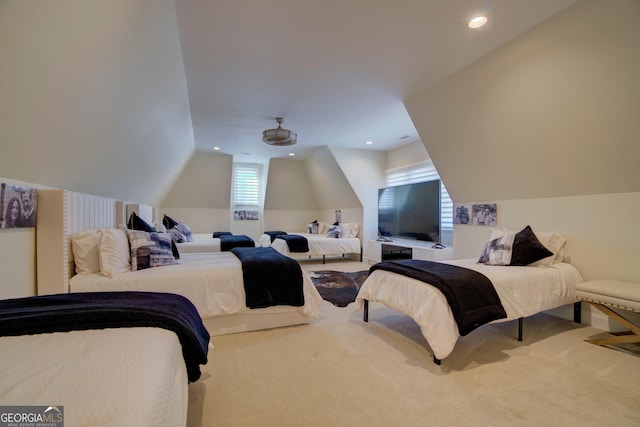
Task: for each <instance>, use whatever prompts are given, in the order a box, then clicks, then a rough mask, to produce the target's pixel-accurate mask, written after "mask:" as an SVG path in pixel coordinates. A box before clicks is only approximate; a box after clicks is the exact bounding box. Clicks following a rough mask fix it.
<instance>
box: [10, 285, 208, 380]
mask: <svg viewBox="0 0 640 427" xmlns="http://www.w3.org/2000/svg"><path fill="white" fill-rule="evenodd" d="M133 327H153V328H163V329H168V330H170V331H173V332H175V333H176V335H178V338H179V339H180V344H181V345H182V355H183V356H184V361H185V364H186V366H187V374H188V377H189V381H190V382H193V381H196V380H197V379H198V378H200V365H205V364H206V363H207V351H208V346H209V339H210V337H209V332H208V331H207V329H206V328H205V327H204V325H203V324H202V319H201V318H200V315H199V314H198V311H197V310H196V308H195V306H194V305H193V304H192V303H191V301H189V300H188V299H187V298H185V297H183V296H181V295H175V294H169V293H159V292H86V293H71V294H58V295H43V296H37V297H27V298H16V299H9V300H3V301H0V336H18V335H33V334H44V333H51V332H69V331H74V330H83V331H84V330H88V329H106V328H133Z"/></svg>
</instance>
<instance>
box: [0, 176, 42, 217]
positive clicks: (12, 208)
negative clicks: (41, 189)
mask: <svg viewBox="0 0 640 427" xmlns="http://www.w3.org/2000/svg"><path fill="white" fill-rule="evenodd" d="M37 193H38V190H36V189H35V188H30V187H18V186H16V185H12V184H6V183H2V184H1V186H0V228H20V227H35V226H36V211H37V210H36V208H37V206H36V205H37Z"/></svg>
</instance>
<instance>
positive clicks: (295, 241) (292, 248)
mask: <svg viewBox="0 0 640 427" xmlns="http://www.w3.org/2000/svg"><path fill="white" fill-rule="evenodd" d="M277 238H278V239H282V240H284V241H285V242H287V246H288V247H289V252H309V241H308V240H307V238H306V237H304V236H301V235H299V234H287V235H286V236H285V235H281V236H278V237H277Z"/></svg>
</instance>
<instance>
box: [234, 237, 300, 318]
mask: <svg viewBox="0 0 640 427" xmlns="http://www.w3.org/2000/svg"><path fill="white" fill-rule="evenodd" d="M231 252H232V253H233V254H234V255H235V256H237V257H238V259H240V261H241V262H242V276H243V278H244V289H245V293H246V303H247V307H249V308H265V307H271V306H274V305H291V306H294V307H301V306H303V305H304V293H303V289H302V283H303V282H302V269H301V268H300V264H298V262H297V261H296V260H294V259H292V258H289V257H288V256H285V255H282V254H281V253H280V252H278V251H276V250H275V249H273V248H271V247H269V248H234V249H232V250H231Z"/></svg>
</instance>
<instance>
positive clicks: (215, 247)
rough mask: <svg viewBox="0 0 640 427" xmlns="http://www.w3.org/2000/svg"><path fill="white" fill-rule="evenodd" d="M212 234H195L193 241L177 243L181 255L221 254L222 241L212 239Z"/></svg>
mask: <svg viewBox="0 0 640 427" xmlns="http://www.w3.org/2000/svg"><path fill="white" fill-rule="evenodd" d="M211 236H212V234H193V241H191V242H184V243H176V246H177V248H178V252H180V255H181V256H182V255H184V254H193V253H203V252H205V253H206V252H220V239H219V238H217V237H216V238H213V237H211Z"/></svg>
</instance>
